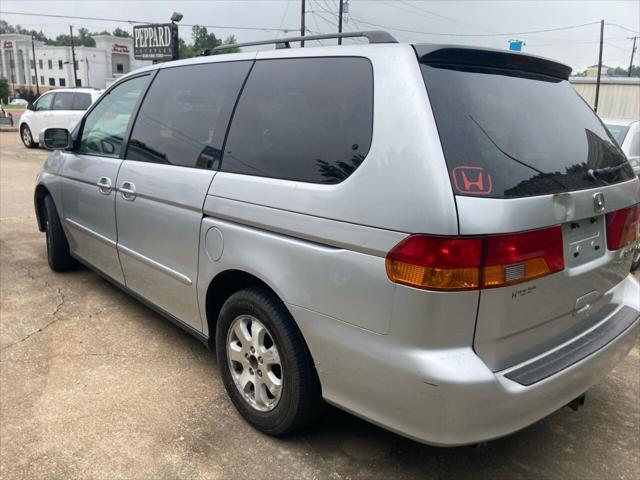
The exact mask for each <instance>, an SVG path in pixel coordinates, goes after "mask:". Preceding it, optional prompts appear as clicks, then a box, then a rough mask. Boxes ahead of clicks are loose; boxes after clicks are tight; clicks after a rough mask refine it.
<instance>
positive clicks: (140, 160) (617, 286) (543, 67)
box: [35, 32, 640, 445]
mask: <svg viewBox="0 0 640 480" xmlns="http://www.w3.org/2000/svg"><path fill="white" fill-rule="evenodd" d="M343 36H345V37H348V36H361V37H365V38H367V39H368V40H369V44H362V43H361V44H350V45H341V46H324V47H317V48H286V47H289V46H290V42H293V41H295V39H286V40H279V41H274V42H272V43H276V44H277V46H278V47H285V48H276V49H273V50H268V51H259V52H256V51H252V52H243V53H237V54H225V55H211V56H202V57H199V58H195V59H189V60H183V61H176V62H168V63H163V64H159V65H154V66H150V67H147V68H143V69H140V70H137V71H135V72H132V73H131V74H129V75H127V76H125V77H123V78H122V79H120V80H119V81H118V82H117V83H115V84H114V85H113V86H112V87H111V88H110V89H109V90H108V91H107V92H106V93H105V94H104V95H102V97H101V98H100V100H99V101H98V102H97V103H96V104H94V105H93V106H92V107H91V108H90V109H89V111H88V112H87V113H86V115H85V116H84V118H83V119H82V121H81V122H80V124H79V125H78V127H77V128H76V129H75V130H74V131H73V132H71V133H70V132H68V131H66V130H63V129H47V130H45V131H44V132H43V133H42V141H43V143H44V144H45V145H47V146H48V147H49V148H54V149H57V150H55V151H54V152H53V153H52V154H51V155H50V157H49V158H48V159H47V160H46V162H45V164H44V167H43V168H42V171H41V172H40V174H39V177H38V179H37V186H36V190H35V208H36V213H37V218H38V226H39V228H40V230H41V231H43V232H46V239H47V252H48V260H49V265H50V266H51V268H52V269H53V270H56V271H60V270H68V269H72V268H74V267H75V266H76V265H77V264H78V263H79V264H83V265H86V266H88V267H90V268H92V269H93V270H95V271H96V272H98V273H100V274H102V275H104V276H105V277H106V278H107V279H109V280H110V281H112V282H113V283H115V284H116V285H118V286H119V287H121V288H122V289H124V290H125V291H127V292H129V293H130V294H131V295H133V296H135V297H136V298H138V299H140V301H142V302H144V303H146V304H147V305H149V306H150V307H151V308H153V309H155V310H157V311H158V312H160V313H161V314H162V315H164V316H165V317H167V318H168V319H169V320H171V321H173V322H175V323H176V324H178V325H179V326H181V327H182V328H184V329H185V330H186V331H187V332H189V333H191V334H192V335H194V336H196V337H197V338H199V339H201V340H202V341H203V342H204V343H205V344H207V345H208V346H210V347H212V348H215V350H216V352H217V357H218V363H219V367H220V370H221V375H222V379H223V381H224V385H225V387H226V390H227V392H228V394H229V396H230V398H231V400H232V402H233V403H234V405H235V406H236V408H237V409H238V410H239V412H240V413H241V414H242V415H243V416H244V417H245V418H246V419H247V420H248V421H249V422H250V423H251V424H253V425H254V426H255V427H256V428H258V429H260V430H262V431H264V432H267V433H270V434H282V433H285V432H289V431H291V430H293V429H295V428H297V427H300V426H301V425H303V424H306V423H308V422H309V421H311V420H312V419H313V418H314V417H315V416H316V414H317V413H318V411H319V410H320V408H321V406H322V404H323V400H324V401H326V402H328V403H330V404H333V405H336V406H338V407H339V408H342V409H344V410H347V411H349V412H352V413H353V414H355V415H358V416H360V417H362V418H365V419H367V420H369V421H371V422H373V423H375V424H378V425H381V426H383V427H384V428H387V429H389V430H392V431H394V432H397V433H400V434H401V435H405V436H407V437H410V438H413V439H416V440H418V441H421V442H425V443H430V444H436V445H462V444H471V443H477V442H481V441H484V440H488V439H492V438H496V437H500V436H503V435H506V434H509V433H511V432H514V431H516V430H519V429H521V428H523V427H526V426H527V425H530V424H531V423H533V422H535V421H537V420H539V419H541V418H543V417H544V416H546V415H549V414H550V413H551V412H553V411H555V410H557V409H559V408H560V407H562V406H564V405H567V404H570V403H572V404H574V405H576V404H578V403H580V402H581V401H582V399H583V398H584V397H583V394H584V392H585V391H586V390H587V389H589V388H590V387H591V386H592V385H593V384H594V383H595V382H597V381H598V380H600V379H602V378H603V377H604V376H605V375H607V374H608V373H609V372H610V371H611V369H612V368H613V367H614V366H615V365H616V364H617V363H618V362H619V361H620V360H621V359H622V358H623V357H624V356H625V355H626V354H627V353H628V352H629V350H630V349H631V348H632V347H633V345H634V344H635V342H636V339H637V337H638V331H639V330H640V322H639V315H640V285H639V283H638V280H637V279H636V278H634V277H633V276H631V275H630V274H629V267H630V265H631V260H632V255H633V249H634V248H636V243H637V238H638V237H637V231H638V224H639V221H638V217H639V213H640V208H639V207H638V203H639V202H640V182H639V181H638V179H637V178H636V176H635V175H634V174H633V171H632V169H631V167H630V166H629V163H628V162H627V160H626V159H625V157H624V155H623V153H622V152H621V151H620V148H619V147H618V145H617V144H616V142H615V140H614V139H613V138H612V137H611V134H610V133H609V132H608V131H607V130H606V128H605V127H604V126H603V124H602V123H601V122H600V120H599V119H598V117H597V116H596V115H595V114H594V113H593V112H592V111H591V109H590V108H589V106H588V105H587V104H586V103H585V102H584V101H582V100H581V99H580V97H579V96H578V94H577V93H576V92H575V91H574V90H573V88H572V87H571V85H570V84H569V82H568V76H569V74H570V68H569V67H567V66H565V65H562V64H559V63H556V62H554V61H551V60H547V59H543V58H539V57H534V56H530V55H524V54H522V53H513V52H507V51H497V50H486V49H478V48H470V47H463V46H446V45H444V46H443V45H424V44H421V45H408V44H399V43H397V42H395V40H394V39H393V37H391V36H390V35H388V34H386V33H384V32H362V33H350V34H345V35H343ZM306 38H307V40H309V39H311V38H314V37H306ZM320 38H326V37H320ZM298 40H299V39H298ZM263 43H265V42H263ZM241 46H245V45H244V44H243V45H241ZM214 53H216V52H214Z"/></svg>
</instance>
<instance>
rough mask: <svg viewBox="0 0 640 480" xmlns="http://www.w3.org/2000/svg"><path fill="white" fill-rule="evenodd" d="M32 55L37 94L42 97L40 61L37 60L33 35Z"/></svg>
mask: <svg viewBox="0 0 640 480" xmlns="http://www.w3.org/2000/svg"><path fill="white" fill-rule="evenodd" d="M31 55H32V57H33V70H34V72H35V74H36V94H37V95H38V96H40V84H39V83H38V61H37V60H36V47H35V45H34V43H33V35H31Z"/></svg>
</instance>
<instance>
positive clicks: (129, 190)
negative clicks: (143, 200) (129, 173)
mask: <svg viewBox="0 0 640 480" xmlns="http://www.w3.org/2000/svg"><path fill="white" fill-rule="evenodd" d="M120 193H121V194H122V198H124V199H125V200H128V201H130V202H132V201H133V200H134V199H135V198H136V186H135V184H134V183H133V182H122V185H120Z"/></svg>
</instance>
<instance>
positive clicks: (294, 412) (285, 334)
mask: <svg viewBox="0 0 640 480" xmlns="http://www.w3.org/2000/svg"><path fill="white" fill-rule="evenodd" d="M242 315H250V316H253V317H255V318H256V319H258V320H259V321H260V322H261V323H262V324H263V325H264V326H265V327H266V328H267V330H268V331H269V334H270V335H271V336H272V337H273V343H274V344H275V346H276V347H277V350H278V353H279V357H280V362H281V364H282V370H281V375H282V393H281V396H280V399H279V400H278V402H277V404H276V406H275V408H273V409H272V410H270V411H260V410H258V409H256V408H255V407H254V406H253V405H251V404H250V403H249V401H248V400H246V399H245V398H244V396H243V395H242V394H241V393H240V391H239V389H238V387H236V384H235V383H234V380H233V377H232V372H231V368H232V367H231V366H230V363H229V361H228V359H227V348H226V346H227V339H228V333H229V329H230V327H231V326H232V324H233V322H234V320H235V319H236V318H238V317H239V316H242ZM216 354H217V357H218V364H219V367H220V372H221V374H222V380H223V383H224V386H225V389H226V390H227V393H228V395H229V397H230V398H231V401H232V402H233V404H234V405H235V407H236V409H237V410H238V411H239V412H240V414H241V415H242V416H243V417H244V418H245V419H246V420H247V421H248V422H249V423H250V424H252V425H253V426H254V427H255V428H257V429H258V430H260V431H262V432H265V433H267V434H270V435H281V434H285V433H288V432H291V431H293V430H295V429H297V428H300V427H302V426H303V425H306V424H308V423H309V422H311V421H312V420H313V419H314V418H315V417H316V416H317V415H318V413H319V412H320V411H321V409H322V405H323V402H322V395H321V390H320V381H319V380H318V375H317V372H316V369H315V367H314V365H313V360H312V359H311V355H310V354H309V351H308V350H307V347H306V344H305V343H304V340H303V338H302V334H301V333H300V331H299V330H298V328H297V326H296V325H295V323H294V320H293V318H291V315H290V314H289V311H288V310H287V309H286V307H285V306H284V304H283V303H282V302H281V301H280V300H279V299H278V298H277V297H276V296H274V295H273V294H272V293H271V292H269V291H268V290H267V289H265V288H261V287H252V288H247V289H244V290H240V291H238V292H236V293H234V294H233V295H231V296H230V297H229V298H228V299H227V301H226V302H225V303H224V305H223V306H222V310H221V312H220V316H219V317H218V323H217V326H216Z"/></svg>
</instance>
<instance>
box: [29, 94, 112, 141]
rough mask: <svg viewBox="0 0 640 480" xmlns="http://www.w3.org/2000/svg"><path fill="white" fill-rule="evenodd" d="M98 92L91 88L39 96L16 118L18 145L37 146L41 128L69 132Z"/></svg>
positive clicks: (94, 99)
mask: <svg viewBox="0 0 640 480" xmlns="http://www.w3.org/2000/svg"><path fill="white" fill-rule="evenodd" d="M102 92H103V90H96V89H94V88H64V89H56V90H49V91H48V92H46V93H43V94H42V95H40V97H39V98H38V100H36V101H35V103H33V104H30V105H29V106H28V107H27V110H25V111H24V113H23V114H22V115H21V116H20V126H19V131H20V138H21V139H22V143H24V146H25V147H27V148H35V147H37V146H38V137H39V135H40V132H41V131H42V130H44V129H45V128H65V129H67V130H69V131H72V130H73V129H74V128H75V126H76V125H77V123H78V122H79V121H80V119H81V118H82V116H83V115H84V112H85V111H86V110H87V109H88V108H89V107H90V106H91V105H92V104H93V102H95V101H96V100H97V99H98V98H99V97H100V95H101V94H102Z"/></svg>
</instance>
